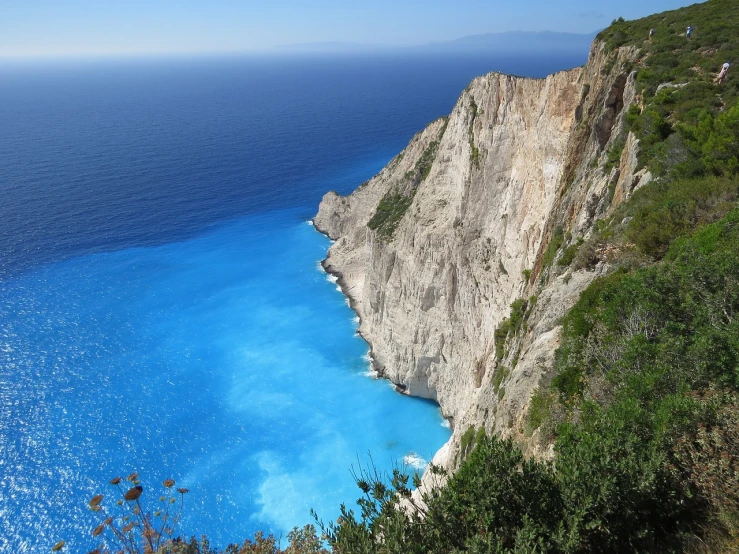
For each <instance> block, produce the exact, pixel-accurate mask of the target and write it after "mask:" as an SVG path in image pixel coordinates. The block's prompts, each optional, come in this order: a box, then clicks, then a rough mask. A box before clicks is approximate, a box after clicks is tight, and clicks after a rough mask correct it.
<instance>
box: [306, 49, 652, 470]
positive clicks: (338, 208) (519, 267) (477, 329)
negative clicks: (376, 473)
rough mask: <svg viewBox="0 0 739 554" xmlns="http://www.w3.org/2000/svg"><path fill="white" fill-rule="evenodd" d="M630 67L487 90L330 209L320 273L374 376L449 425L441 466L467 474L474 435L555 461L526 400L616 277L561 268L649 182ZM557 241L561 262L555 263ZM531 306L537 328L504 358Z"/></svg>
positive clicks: (323, 222) (322, 222) (498, 78)
mask: <svg viewBox="0 0 739 554" xmlns="http://www.w3.org/2000/svg"><path fill="white" fill-rule="evenodd" d="M634 56H635V52H634V51H633V50H630V49H626V48H624V49H620V50H616V51H613V52H606V51H605V48H604V46H603V45H602V44H600V43H598V42H596V43H594V45H593V47H592V49H591V53H590V57H589V61H588V63H587V64H586V65H585V66H584V67H582V68H576V69H572V70H569V71H563V72H560V73H557V74H554V75H550V76H549V77H547V78H545V79H528V78H520V77H512V76H509V75H502V74H499V73H490V74H488V75H486V76H483V77H479V78H476V79H475V80H474V81H473V82H472V83H471V84H470V85H469V87H468V88H467V89H466V90H465V91H464V92H463V93H462V95H461V96H460V98H459V100H458V101H457V104H456V106H455V107H454V110H453V111H452V113H451V114H450V116H449V117H448V118H443V119H440V120H437V121H435V122H433V123H431V124H430V125H429V126H428V127H427V128H426V129H425V130H423V131H422V132H420V133H419V134H417V135H416V136H415V137H414V138H413V139H412V140H411V142H410V144H409V145H408V146H407V147H406V148H405V150H404V151H403V152H402V153H401V154H399V155H398V156H397V157H396V158H395V159H393V160H392V161H391V162H390V163H389V164H388V166H387V167H385V168H384V169H383V170H382V171H381V172H380V173H379V174H378V175H377V176H375V177H374V178H373V179H371V180H370V181H368V182H367V183H365V184H363V185H362V186H360V188H358V189H357V190H356V191H355V192H354V193H352V194H351V195H349V196H346V197H342V196H339V195H337V194H335V193H333V192H330V193H328V194H326V196H325V197H324V198H323V201H322V202H321V205H320V208H319V213H318V215H317V216H316V217H315V220H314V221H315V225H316V227H317V228H318V229H319V230H320V231H322V232H324V233H326V234H327V235H328V236H329V237H330V238H331V239H333V240H334V241H335V242H334V244H333V245H332V246H331V248H330V250H329V254H328V257H327V259H326V260H325V262H324V267H325V268H326V269H327V271H329V272H331V273H333V274H336V275H338V276H339V278H340V284H341V286H342V289H343V291H344V293H345V294H346V295H347V296H348V297H349V299H350V301H351V304H352V307H353V309H354V310H355V311H356V312H357V314H358V315H359V316H360V319H361V323H360V329H359V330H360V333H361V334H362V336H363V337H365V339H366V340H367V341H368V342H369V344H370V346H371V349H372V360H373V361H372V363H373V366H374V368H375V369H376V370H377V371H378V372H379V373H380V374H381V375H382V376H384V377H386V378H388V379H390V380H392V381H393V382H394V383H396V384H397V385H399V386H400V388H401V389H403V390H405V391H406V392H407V393H409V394H412V395H416V396H422V397H426V398H431V399H434V400H436V401H437V402H438V403H439V405H440V406H441V409H442V412H443V413H444V415H445V416H446V417H448V418H449V419H450V421H451V422H452V428H453V430H454V433H453V436H452V439H451V440H450V443H449V444H448V445H447V446H446V447H445V448H444V449H442V451H440V453H439V454H437V456H436V458H435V462H436V463H440V464H444V465H446V466H448V467H453V466H454V465H455V463H456V453H457V452H458V449H459V443H460V438H461V435H462V434H463V433H464V432H465V431H466V430H467V429H468V428H469V427H471V426H474V427H477V428H479V427H481V426H482V427H485V429H486V430H487V431H488V432H497V433H499V434H501V435H504V436H508V435H513V436H515V437H516V438H517V439H519V440H521V441H522V443H523V444H526V445H527V447H528V448H529V449H530V450H531V451H532V452H533V453H535V454H539V455H546V451H545V450H544V451H542V450H539V451H538V452H537V449H541V447H542V445H537V444H536V437H534V440H531V439H530V438H529V437H527V436H526V434H525V432H524V421H525V415H526V412H527V409H528V406H529V403H530V399H531V396H532V394H533V392H534V391H535V389H536V387H537V386H538V384H539V382H540V381H541V379H542V378H546V376H547V372H548V371H550V368H551V365H552V359H553V355H554V351H555V349H556V348H557V346H558V344H559V337H560V330H561V329H560V327H559V326H558V320H559V318H560V317H561V316H562V315H563V314H564V313H565V312H566V310H567V309H568V308H569V307H570V306H572V305H573V304H574V302H575V301H576V300H577V298H578V296H579V293H580V292H581V291H582V290H583V289H584V288H585V287H586V286H587V285H588V284H589V283H590V282H591V281H592V279H593V278H595V276H597V275H599V274H602V273H603V272H605V271H607V269H608V267H607V263H606V262H605V261H600V262H597V261H596V263H594V264H592V265H591V266H588V268H587V269H581V270H575V269H574V268H572V267H561V266H560V265H559V264H557V263H556V259H558V258H559V257H561V256H562V252H563V251H564V250H565V249H566V247H567V246H568V245H569V244H575V241H576V240H577V239H578V238H580V239H581V240H582V239H586V238H587V237H588V236H589V235H590V234H592V232H593V229H594V226H595V223H596V221H597V220H598V218H600V217H602V216H603V215H605V214H607V213H609V211H610V210H612V209H613V208H614V207H615V206H616V205H617V204H618V203H619V202H621V201H623V200H624V199H626V198H628V196H629V195H630V194H631V193H632V192H633V191H634V190H635V189H636V188H637V187H638V186H640V185H641V184H643V183H645V182H647V181H648V180H649V179H650V176H649V174H648V173H644V172H643V171H642V172H637V171H636V167H637V159H636V154H637V151H638V144H637V141H636V140H634V138H633V136H631V135H630V134H628V133H626V132H625V127H624V116H625V113H626V111H627V110H628V108H629V106H630V105H631V104H632V103H633V102H635V101H638V98H635V93H634V75H633V74H632V73H630V67H631V65H632V64H633V62H634V61H635V60H634ZM621 148H622V150H621ZM555 237H556V240H558V241H560V242H561V243H562V245H561V248H558V249H555V248H552V247H549V245H550V242H552V241H553V240H555ZM548 247H549V248H548ZM547 252H548V254H547ZM553 254H554V255H555V258H554V260H555V261H554V262H553V261H552V255H553ZM532 296H536V300H535V301H534V300H533V299H531V297H532ZM520 298H523V299H526V301H527V304H528V309H527V313H526V322H525V324H524V325H523V326H522V327H521V329H520V330H519V332H518V333H516V334H515V335H514V334H513V333H511V334H509V337H508V339H507V340H506V341H502V340H501V339H500V337H499V341H498V342H499V344H498V348H497V349H496V340H495V337H496V334H495V331H496V329H498V328H499V327H500V326H501V323H502V322H503V321H504V319H505V318H507V317H509V315H510V313H511V304H512V303H513V302H514V301H515V300H517V299H520ZM496 350H497V352H496ZM398 423H399V424H402V422H398ZM543 446H546V445H543Z"/></svg>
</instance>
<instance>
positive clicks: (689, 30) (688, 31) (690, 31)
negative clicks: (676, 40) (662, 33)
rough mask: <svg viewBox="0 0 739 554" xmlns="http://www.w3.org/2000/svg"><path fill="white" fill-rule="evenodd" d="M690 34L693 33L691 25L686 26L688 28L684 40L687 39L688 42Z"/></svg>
mask: <svg viewBox="0 0 739 554" xmlns="http://www.w3.org/2000/svg"><path fill="white" fill-rule="evenodd" d="M692 32H693V26H692V25H688V28H687V29H685V38H687V39H688V40H690V34H691V33H692Z"/></svg>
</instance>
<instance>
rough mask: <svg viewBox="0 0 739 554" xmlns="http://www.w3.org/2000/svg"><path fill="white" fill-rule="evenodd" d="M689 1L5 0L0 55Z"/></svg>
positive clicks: (407, 28) (570, 18)
mask: <svg viewBox="0 0 739 554" xmlns="http://www.w3.org/2000/svg"><path fill="white" fill-rule="evenodd" d="M693 3H695V2H693V1H690V0H596V1H593V0H370V1H368V0H361V1H360V0H202V1H195V0H0V57H26V56H43V57H46V56H78V55H84V56H97V55H106V54H128V53H130V54H143V53H177V52H183V53H184V52H222V51H250V50H264V49H270V48H273V47H275V46H280V45H289V44H296V43H314V42H333V41H337V42H352V43H363V44H379V45H389V46H411V45H418V44H425V43H428V42H434V41H446V40H453V39H455V38H459V37H463V36H466V35H473V34H481V33H497V32H503V31H543V30H550V31H562V32H573V33H588V32H592V31H595V30H598V29H601V28H603V27H605V26H607V25H608V24H609V23H610V22H611V21H612V20H613V19H615V18H617V17H624V18H626V19H634V18H638V17H642V16H645V15H649V14H651V13H655V12H661V11H665V10H670V9H675V8H679V7H682V6H687V5H689V4H693Z"/></svg>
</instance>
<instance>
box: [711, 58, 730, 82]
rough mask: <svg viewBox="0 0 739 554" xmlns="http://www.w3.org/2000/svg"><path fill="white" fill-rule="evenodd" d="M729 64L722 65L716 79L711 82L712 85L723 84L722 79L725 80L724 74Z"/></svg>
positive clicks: (727, 70)
mask: <svg viewBox="0 0 739 554" xmlns="http://www.w3.org/2000/svg"><path fill="white" fill-rule="evenodd" d="M730 66H731V64H730V63H729V62H726V63H725V64H724V65H722V66H721V71H720V72H719V74H718V75H717V76H716V78H715V79H714V80H713V82H714V83H718V84H719V85H720V84H721V83H723V82H724V79H726V74H727V73H728V72H729V67H730Z"/></svg>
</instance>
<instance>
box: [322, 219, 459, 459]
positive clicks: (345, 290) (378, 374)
mask: <svg viewBox="0 0 739 554" xmlns="http://www.w3.org/2000/svg"><path fill="white" fill-rule="evenodd" d="M309 221H310V223H311V225H312V227H313V228H314V229H315V230H316V231H318V232H319V233H321V234H322V235H323V236H325V237H326V238H328V239H329V240H330V241H331V242H332V244H333V242H335V240H334V239H333V238H331V235H329V234H328V232H327V231H325V230H324V229H321V228H320V226H319V224H318V223H317V222H316V219H315V218H313V219H311V220H309ZM327 261H328V256H327V257H326V258H324V259H323V260H321V267H322V268H323V271H325V272H326V274H327V275H332V276H334V277H336V285H337V286H338V287H339V290H341V294H343V295H344V298H346V299H347V301H348V303H349V308H351V310H352V311H353V312H354V314H355V315H356V316H357V319H358V322H359V325H358V326H357V334H358V335H359V336H360V337H361V338H362V340H364V342H366V343H367V346H369V353H368V357H369V362H370V369H371V371H372V372H374V374H375V377H374V378H375V379H385V380H386V381H389V382H390V383H391V384H392V385H393V388H394V389H395V392H397V393H398V394H402V395H403V396H409V397H412V398H423V399H424V400H431V401H432V402H434V403H435V404H436V405H437V406H438V407H439V410H440V411H441V405H440V404H439V403H438V402H437V401H435V400H433V399H430V398H425V397H423V396H416V395H413V394H411V393H410V391H409V390H408V387H407V386H406V385H404V384H402V383H396V382H395V381H393V380H392V379H391V378H390V377H389V376H388V375H387V372H386V371H385V368H384V367H380V366H379V365H377V362H376V359H375V356H374V346H373V345H372V341H371V340H370V339H369V338H368V337H366V336H365V335H364V334H363V333H362V332H361V330H360V327H361V323H362V314H361V313H360V312H359V309H358V307H357V302H358V301H357V299H355V298H354V297H353V296H352V295H351V293H350V292H349V286H348V283H347V281H346V279H345V278H344V275H343V273H342V272H341V271H339V270H336V269H330V268H329V267H328V264H327V263H326V262H327ZM441 417H442V418H443V419H444V420H445V421H446V422H447V423H448V424H449V429H451V431H452V433H453V432H454V418H453V417H451V416H448V415H446V414H444V412H443V411H442V412H441ZM449 440H451V437H450V439H449ZM447 442H448V441H447ZM446 444H447V443H445V444H444V446H442V447H441V448H440V449H439V450H438V451H437V453H436V454H438V453H439V452H441V451H442V450H443V449H444V447H445V446H446ZM436 454H434V457H436Z"/></svg>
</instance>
